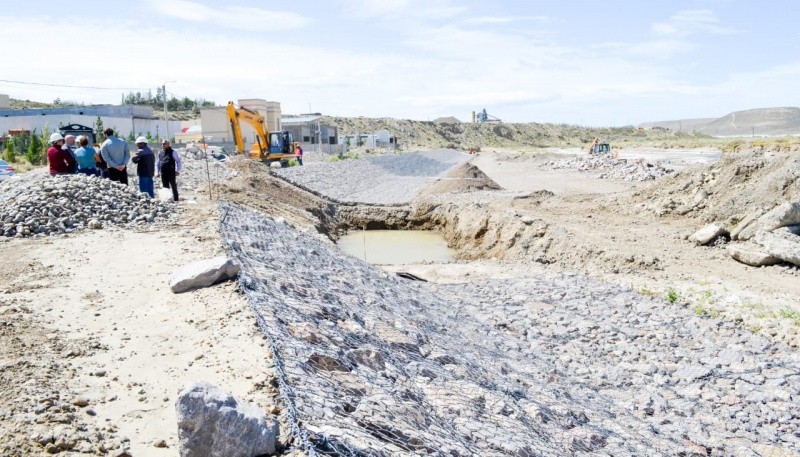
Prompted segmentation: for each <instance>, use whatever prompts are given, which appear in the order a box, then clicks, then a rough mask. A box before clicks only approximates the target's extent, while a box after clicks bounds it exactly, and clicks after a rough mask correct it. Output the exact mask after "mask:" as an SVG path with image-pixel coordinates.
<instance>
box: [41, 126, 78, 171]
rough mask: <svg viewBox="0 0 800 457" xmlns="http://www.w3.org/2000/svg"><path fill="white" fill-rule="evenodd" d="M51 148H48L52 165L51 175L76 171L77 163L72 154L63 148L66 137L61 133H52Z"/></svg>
mask: <svg viewBox="0 0 800 457" xmlns="http://www.w3.org/2000/svg"><path fill="white" fill-rule="evenodd" d="M49 143H50V148H49V149H47V163H48V164H49V165H50V176H55V175H68V174H72V173H74V171H72V170H73V169H76V166H77V163H76V162H75V159H73V158H72V154H69V153H68V152H67V151H65V150H64V149H62V147H63V146H64V137H63V136H61V134H60V133H53V134H52V135H50V141H49Z"/></svg>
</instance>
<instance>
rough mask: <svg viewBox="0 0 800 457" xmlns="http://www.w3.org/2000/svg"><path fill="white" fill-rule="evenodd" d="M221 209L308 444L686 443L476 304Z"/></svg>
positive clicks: (310, 449)
mask: <svg viewBox="0 0 800 457" xmlns="http://www.w3.org/2000/svg"><path fill="white" fill-rule="evenodd" d="M221 214H222V217H221V233H222V234H223V237H224V239H225V242H226V244H227V246H228V249H229V251H230V254H231V256H232V257H233V258H234V259H235V260H236V261H237V262H238V263H239V264H240V265H241V267H242V270H241V273H240V283H241V286H242V288H243V291H244V292H245V293H246V295H247V298H248V300H249V302H250V304H251V306H252V308H253V310H254V311H255V313H256V316H257V320H258V324H259V326H260V327H261V329H262V331H263V332H264V334H265V335H266V336H267V338H268V340H269V346H270V349H271V351H272V353H273V360H274V362H275V365H276V371H277V375H278V381H279V390H280V393H281V396H282V398H283V400H284V401H285V402H286V409H285V414H286V415H287V416H288V417H287V418H286V419H287V420H288V422H289V423H290V424H291V426H292V433H293V435H294V438H295V443H297V444H298V445H300V446H301V447H303V448H304V449H305V450H306V452H307V453H308V455H310V456H315V455H346V456H364V455H374V456H388V455H442V456H444V455H447V456H467V455H470V456H475V455H482V456H485V455H513V456H534V455H536V456H540V455H542V456H544V455H548V456H561V455H574V454H580V455H584V454H597V455H609V454H610V455H678V449H679V446H677V445H676V443H674V442H672V441H670V440H669V439H667V438H664V437H659V436H658V435H657V434H655V433H654V432H652V431H651V429H650V428H649V426H648V425H647V424H646V423H644V422H642V421H639V420H638V419H637V418H635V417H633V416H630V417H625V418H624V420H623V418H621V417H619V415H618V408H614V407H613V405H612V400H610V399H607V398H605V397H603V396H602V395H598V394H597V392H596V391H594V390H592V389H587V388H585V387H583V386H581V385H580V384H578V383H572V382H570V381H569V380H563V379H562V380H559V381H557V380H556V378H557V377H558V375H557V373H556V370H555V367H554V366H553V365H552V364H551V363H549V362H546V361H545V360H544V359H543V358H542V359H540V358H537V357H532V356H531V355H530V351H521V350H520V341H519V340H518V339H516V338H514V337H513V336H511V335H509V334H508V333H507V332H502V331H498V329H496V328H494V327H493V324H492V323H491V321H490V320H488V319H485V318H484V317H483V314H484V313H483V311H482V310H481V309H480V306H479V305H475V304H470V303H467V302H460V301H459V300H458V298H457V296H449V298H448V296H445V295H442V294H440V293H437V292H436V289H435V288H431V287H430V286H428V285H427V284H425V283H421V282H414V281H407V280H403V279H400V278H398V277H396V276H394V275H389V274H388V273H386V272H384V271H382V270H378V269H376V268H374V267H372V266H370V265H368V264H366V263H364V262H362V261H360V260H358V259H355V258H353V257H350V256H348V255H346V254H343V253H341V252H339V251H338V250H337V249H336V248H335V247H333V246H331V245H329V244H327V243H325V242H324V241H321V240H319V239H317V238H315V237H313V236H309V235H305V234H301V233H300V232H298V231H296V230H294V229H292V228H290V227H289V226H288V225H286V224H285V223H283V222H275V221H273V220H271V219H269V218H267V217H264V216H262V215H260V214H258V213H255V212H252V211H250V210H248V209H245V208H243V207H241V206H238V205H235V204H231V203H227V202H223V203H221Z"/></svg>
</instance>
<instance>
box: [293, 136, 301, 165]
mask: <svg viewBox="0 0 800 457" xmlns="http://www.w3.org/2000/svg"><path fill="white" fill-rule="evenodd" d="M294 157H295V159H296V160H297V164H298V165H303V147H302V146H300V143H298V142H296V141H295V143H294Z"/></svg>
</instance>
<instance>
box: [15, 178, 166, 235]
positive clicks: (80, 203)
mask: <svg viewBox="0 0 800 457" xmlns="http://www.w3.org/2000/svg"><path fill="white" fill-rule="evenodd" d="M0 195H2V196H1V197H0V221H2V227H0V235H2V236H7V237H10V236H17V237H29V236H46V235H57V234H62V233H72V232H74V231H76V230H82V229H84V228H93V229H99V228H102V227H104V226H106V225H138V224H146V223H151V222H154V221H156V220H164V219H166V218H168V217H169V215H170V214H171V213H172V212H173V208H174V207H173V206H172V205H170V204H168V203H164V202H160V201H156V200H153V199H151V198H150V197H148V196H147V195H146V194H143V193H139V192H137V191H136V190H135V188H134V187H132V186H124V185H122V184H119V183H116V182H112V181H109V180H108V179H102V178H99V177H96V176H91V177H89V176H85V175H57V176H50V175H48V174H47V173H46V172H44V170H42V171H35V172H30V173H26V174H25V175H21V176H18V177H14V178H13V179H9V180H7V181H5V182H3V184H2V185H0Z"/></svg>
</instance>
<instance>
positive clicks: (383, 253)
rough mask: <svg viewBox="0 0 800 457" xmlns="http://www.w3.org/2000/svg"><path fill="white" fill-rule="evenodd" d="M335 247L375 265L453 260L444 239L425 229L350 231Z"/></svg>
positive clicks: (450, 250)
mask: <svg viewBox="0 0 800 457" xmlns="http://www.w3.org/2000/svg"><path fill="white" fill-rule="evenodd" d="M336 244H337V245H338V246H339V249H341V250H342V251H344V252H346V253H348V254H350V255H352V256H354V257H358V258H359V259H361V260H365V261H367V262H369V263H372V264H376V265H403V264H410V263H423V262H449V261H451V260H453V251H452V249H450V248H448V247H447V243H446V242H445V241H444V237H442V235H440V234H438V233H436V232H429V231H425V230H366V231H365V230H358V231H356V230H354V231H351V232H350V233H348V234H347V235H345V236H343V237H341V238H340V239H339V241H338V242H337V243H336Z"/></svg>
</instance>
